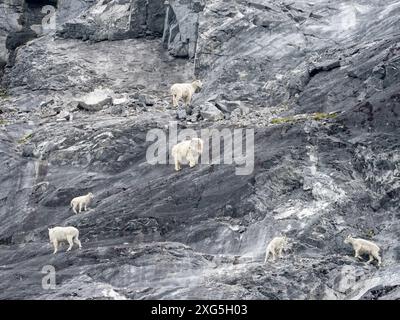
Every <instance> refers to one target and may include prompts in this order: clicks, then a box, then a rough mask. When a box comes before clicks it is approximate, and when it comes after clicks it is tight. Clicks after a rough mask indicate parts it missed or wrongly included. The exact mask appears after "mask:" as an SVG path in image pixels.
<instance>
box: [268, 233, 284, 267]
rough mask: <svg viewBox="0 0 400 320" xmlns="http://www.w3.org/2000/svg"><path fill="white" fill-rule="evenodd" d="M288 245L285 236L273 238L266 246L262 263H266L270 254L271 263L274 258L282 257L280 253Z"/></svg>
mask: <svg viewBox="0 0 400 320" xmlns="http://www.w3.org/2000/svg"><path fill="white" fill-rule="evenodd" d="M287 245H288V239H287V237H286V236H283V237H275V238H273V239H272V240H271V241H270V243H269V244H268V246H267V250H266V253H265V260H264V263H267V260H268V257H269V254H272V261H275V258H276V256H278V257H282V251H283V249H285V247H286V246H287Z"/></svg>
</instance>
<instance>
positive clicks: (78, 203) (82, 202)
mask: <svg viewBox="0 0 400 320" xmlns="http://www.w3.org/2000/svg"><path fill="white" fill-rule="evenodd" d="M93 198H94V196H93V193H91V192H89V193H88V194H87V195H85V196H81V197H76V198H73V199H72V200H71V208H72V210H73V211H74V213H75V214H78V213H81V212H82V210H83V211H87V207H88V206H89V205H90V203H91V202H92V200H93ZM77 210H78V211H77Z"/></svg>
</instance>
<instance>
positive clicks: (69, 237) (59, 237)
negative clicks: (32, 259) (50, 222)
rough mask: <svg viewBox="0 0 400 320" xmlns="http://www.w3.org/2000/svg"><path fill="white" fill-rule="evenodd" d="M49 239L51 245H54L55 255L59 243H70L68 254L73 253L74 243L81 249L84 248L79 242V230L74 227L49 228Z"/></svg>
mask: <svg viewBox="0 0 400 320" xmlns="http://www.w3.org/2000/svg"><path fill="white" fill-rule="evenodd" d="M49 238H50V243H51V244H53V247H54V252H53V254H56V253H57V249H58V243H59V242H62V241H68V244H69V247H68V249H67V252H68V251H71V249H72V246H73V245H74V243H75V244H77V245H78V247H79V249H81V248H82V245H81V242H80V241H79V230H78V229H77V228H74V227H54V228H49Z"/></svg>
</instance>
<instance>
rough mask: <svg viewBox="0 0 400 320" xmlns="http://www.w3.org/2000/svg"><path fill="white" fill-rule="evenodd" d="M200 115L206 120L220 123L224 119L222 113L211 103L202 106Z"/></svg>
mask: <svg viewBox="0 0 400 320" xmlns="http://www.w3.org/2000/svg"><path fill="white" fill-rule="evenodd" d="M200 115H201V116H202V117H203V119H205V120H211V121H218V120H222V119H224V114H223V113H222V111H221V110H219V109H218V108H217V107H216V106H215V105H213V104H212V103H210V102H206V103H205V104H203V105H202V106H201V108H200Z"/></svg>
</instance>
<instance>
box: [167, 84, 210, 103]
mask: <svg viewBox="0 0 400 320" xmlns="http://www.w3.org/2000/svg"><path fill="white" fill-rule="evenodd" d="M202 87H203V83H202V82H201V81H200V80H196V81H193V82H192V83H175V84H174V85H172V87H171V94H172V105H173V106H174V107H175V108H176V107H178V104H179V101H180V100H181V99H183V100H184V102H185V107H188V106H189V105H190V103H191V102H192V97H193V94H194V93H195V92H196V90H197V89H201V88H202Z"/></svg>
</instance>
